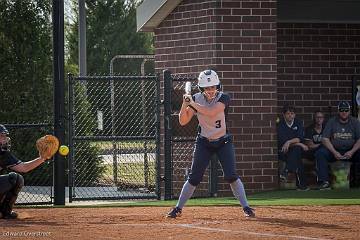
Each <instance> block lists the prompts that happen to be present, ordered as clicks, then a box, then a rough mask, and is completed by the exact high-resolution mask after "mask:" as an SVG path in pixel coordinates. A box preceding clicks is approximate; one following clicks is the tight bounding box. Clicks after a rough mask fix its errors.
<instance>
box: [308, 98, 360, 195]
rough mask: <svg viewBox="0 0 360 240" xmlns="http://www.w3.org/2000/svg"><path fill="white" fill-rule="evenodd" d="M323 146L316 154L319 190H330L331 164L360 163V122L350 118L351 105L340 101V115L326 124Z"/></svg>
mask: <svg viewBox="0 0 360 240" xmlns="http://www.w3.org/2000/svg"><path fill="white" fill-rule="evenodd" d="M321 142H322V144H323V146H322V147H320V149H319V150H318V151H317V152H316V153H315V159H316V168H317V175H318V183H319V189H320V190H323V189H330V183H329V169H328V168H329V166H328V163H329V162H335V161H351V162H359V161H360V151H359V149H360V122H359V121H358V119H356V118H354V117H352V116H350V104H349V103H348V102H346V101H340V102H339V104H338V115H337V116H335V117H332V118H331V119H330V120H329V121H328V122H327V124H326V126H325V129H324V131H323V134H322V141H321Z"/></svg>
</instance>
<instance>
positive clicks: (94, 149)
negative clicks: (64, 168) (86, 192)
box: [73, 83, 105, 186]
mask: <svg viewBox="0 0 360 240" xmlns="http://www.w3.org/2000/svg"><path fill="white" fill-rule="evenodd" d="M74 92H76V94H75V99H74V102H75V106H74V112H75V113H74V118H75V119H74V120H75V123H77V124H75V129H74V130H75V135H77V136H92V135H93V129H95V128H96V122H95V118H94V116H92V113H91V110H90V103H89V102H88V101H87V98H86V95H87V93H86V85H84V84H82V83H76V84H75V85H74ZM73 150H74V160H73V161H74V168H75V169H76V172H75V179H74V184H75V186H95V185H97V184H98V183H99V179H100V178H101V176H102V175H103V173H104V172H105V167H104V166H103V165H102V159H101V157H100V156H99V153H100V149H99V147H98V146H96V145H94V144H91V143H90V142H87V141H86V142H75V144H74V149H73Z"/></svg>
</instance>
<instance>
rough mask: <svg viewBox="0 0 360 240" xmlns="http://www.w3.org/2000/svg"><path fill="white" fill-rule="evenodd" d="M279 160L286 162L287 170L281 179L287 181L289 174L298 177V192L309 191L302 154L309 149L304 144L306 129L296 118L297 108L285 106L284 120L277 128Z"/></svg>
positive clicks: (283, 172) (282, 172)
mask: <svg viewBox="0 0 360 240" xmlns="http://www.w3.org/2000/svg"><path fill="white" fill-rule="evenodd" d="M277 135H278V147H279V159H280V160H282V161H284V162H285V168H284V169H283V170H282V171H281V173H280V179H282V180H286V178H287V175H288V173H289V172H292V173H295V175H296V186H297V188H298V190H303V191H306V190H309V188H308V186H307V183H306V179H305V173H304V164H303V162H302V157H301V156H302V152H303V151H307V150H308V147H307V146H306V145H305V144H303V143H302V141H303V140H304V127H303V124H302V122H301V121H300V120H298V119H296V118H295V108H294V107H292V106H284V108H283V119H282V120H281V121H280V123H279V125H278V128H277Z"/></svg>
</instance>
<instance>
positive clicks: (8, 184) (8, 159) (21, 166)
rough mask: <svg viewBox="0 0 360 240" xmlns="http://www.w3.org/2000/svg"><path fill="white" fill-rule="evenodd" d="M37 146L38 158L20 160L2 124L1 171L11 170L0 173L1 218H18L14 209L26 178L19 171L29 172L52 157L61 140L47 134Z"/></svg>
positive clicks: (0, 142) (0, 143) (0, 132)
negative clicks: (26, 160)
mask: <svg viewBox="0 0 360 240" xmlns="http://www.w3.org/2000/svg"><path fill="white" fill-rule="evenodd" d="M36 146H37V148H38V150H39V157H38V158H35V159H34V160H31V161H28V162H22V161H20V160H19V159H17V158H16V157H15V156H14V155H13V154H12V153H11V152H10V147H11V143H10V137H9V131H8V130H7V129H6V128H5V126H4V125H2V124H0V171H2V170H7V171H9V172H10V173H8V174H4V175H0V218H4V219H15V218H17V216H18V214H17V213H16V212H14V211H13V210H12V209H13V207H14V204H15V201H16V199H17V197H18V194H19V192H20V190H21V188H22V187H23V186H24V178H23V177H22V176H21V175H20V174H19V173H26V172H29V171H31V170H33V169H35V168H36V167H38V166H40V165H41V164H42V163H43V162H45V161H46V160H48V159H50V158H51V157H52V156H53V155H54V154H55V152H56V151H57V148H58V147H59V141H58V140H57V138H56V137H54V136H51V135H46V136H45V137H42V138H40V139H39V140H38V141H37V143H36ZM55 149H56V150H55Z"/></svg>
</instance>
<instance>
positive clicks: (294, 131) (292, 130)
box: [277, 118, 304, 148]
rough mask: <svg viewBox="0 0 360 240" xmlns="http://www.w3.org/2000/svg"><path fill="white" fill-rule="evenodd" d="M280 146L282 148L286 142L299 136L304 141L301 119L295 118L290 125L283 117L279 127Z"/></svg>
mask: <svg viewBox="0 0 360 240" xmlns="http://www.w3.org/2000/svg"><path fill="white" fill-rule="evenodd" d="M277 135H278V147H279V148H281V147H282V146H283V145H284V143H285V142H286V141H288V140H290V139H293V138H299V139H300V141H301V142H302V141H303V140H304V127H303V124H302V122H301V121H300V120H298V119H297V118H295V119H294V123H293V124H292V125H291V126H288V125H287V124H286V122H285V120H284V119H282V120H281V121H280V123H279V125H278V127H277Z"/></svg>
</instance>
